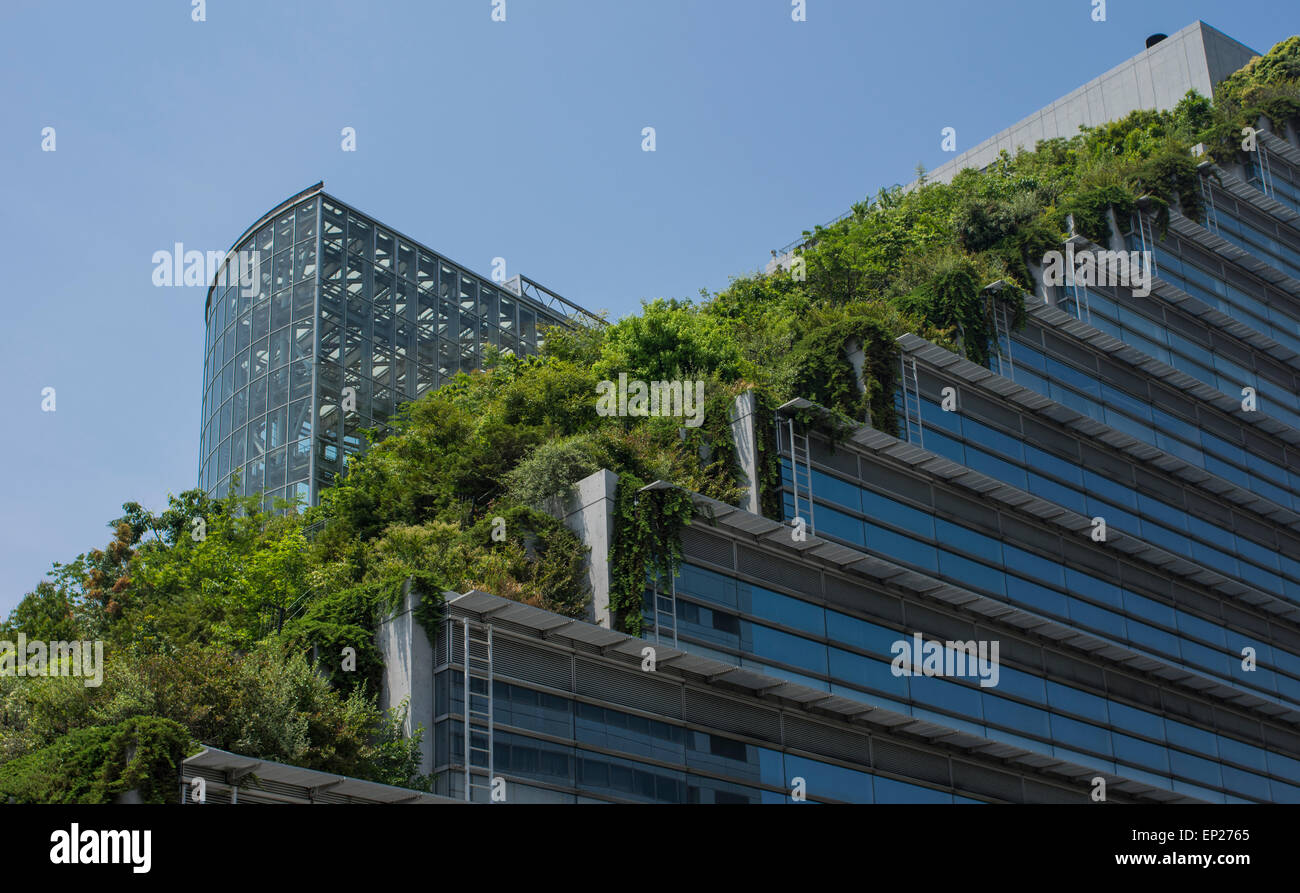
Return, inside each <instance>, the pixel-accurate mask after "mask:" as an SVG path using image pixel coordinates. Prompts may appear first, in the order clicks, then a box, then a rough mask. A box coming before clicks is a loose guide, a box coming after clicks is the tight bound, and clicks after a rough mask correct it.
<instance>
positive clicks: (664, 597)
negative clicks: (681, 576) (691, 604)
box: [650, 573, 677, 648]
mask: <svg viewBox="0 0 1300 893" xmlns="http://www.w3.org/2000/svg"><path fill="white" fill-rule="evenodd" d="M650 586H651V592H652V593H653V598H654V606H655V644H660V643H663V642H666V641H667V639H668V635H667V633H666V632H665V629H666V627H667V624H666V623H665V622H664V618H665V617H668V618H671V619H672V630H673V638H672V646H673V647H674V648H676V647H677V577H676V576H673V577H670V578H669V580H668V592H667V593H661V592H660V591H659V574H658V573H656V574H655V575H654V579H652V580H651V581H650Z"/></svg>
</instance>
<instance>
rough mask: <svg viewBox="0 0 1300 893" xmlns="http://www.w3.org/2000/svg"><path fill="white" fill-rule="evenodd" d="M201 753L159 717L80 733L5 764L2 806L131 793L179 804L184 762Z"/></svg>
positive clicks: (0, 781) (99, 799) (106, 799)
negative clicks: (178, 797)
mask: <svg viewBox="0 0 1300 893" xmlns="http://www.w3.org/2000/svg"><path fill="white" fill-rule="evenodd" d="M197 750H198V748H196V747H195V745H194V742H193V740H192V739H191V738H190V736H189V733H188V732H187V731H186V730H185V728H184V727H183V726H181V725H179V724H178V723H175V722H172V721H171V720H168V719H163V718H162V717H158V716H137V717H133V718H131V719H128V720H125V721H124V722H121V723H118V724H116V725H108V726H95V727H91V728H84V729H77V730H76V731H73V732H69V733H68V734H67V735H64V736H62V737H61V738H59V739H58V740H56V741H54V742H53V743H51V744H50V745H48V746H47V747H44V748H41V749H40V750H37V751H35V752H33V753H30V754H27V755H26V756H22V757H19V758H18V759H15V760H10V761H9V762H6V763H3V764H0V802H12V803H111V802H113V800H115V799H116V798H117V797H118V796H119V795H121V794H124V793H126V792H127V791H138V792H139V794H140V796H141V798H142V799H143V800H144V802H146V803H168V802H175V800H176V799H177V790H178V787H179V779H180V763H181V760H183V759H184V758H185V757H186V756H188V755H189V754H191V753H194V752H196V751H197Z"/></svg>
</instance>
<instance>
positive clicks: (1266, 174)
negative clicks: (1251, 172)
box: [1255, 140, 1277, 199]
mask: <svg viewBox="0 0 1300 893" xmlns="http://www.w3.org/2000/svg"><path fill="white" fill-rule="evenodd" d="M1255 149H1256V151H1257V154H1258V155H1259V185H1260V186H1261V187H1262V189H1261V191H1262V192H1263V193H1264V194H1265V195H1266V196H1268V197H1269V198H1271V199H1276V198H1277V192H1276V191H1275V190H1274V189H1273V169H1272V168H1271V167H1269V164H1268V149H1266V148H1264V141H1263V140H1258V141H1257V142H1256V144H1255Z"/></svg>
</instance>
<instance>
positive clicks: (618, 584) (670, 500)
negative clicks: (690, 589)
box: [609, 473, 694, 636]
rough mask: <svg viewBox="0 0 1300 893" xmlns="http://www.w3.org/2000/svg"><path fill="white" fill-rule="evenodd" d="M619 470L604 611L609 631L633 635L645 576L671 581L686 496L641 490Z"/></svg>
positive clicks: (687, 513) (688, 505)
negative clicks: (608, 583)
mask: <svg viewBox="0 0 1300 893" xmlns="http://www.w3.org/2000/svg"><path fill="white" fill-rule="evenodd" d="M644 486H645V482H644V481H642V480H641V479H640V478H638V477H637V476H635V475H633V474H630V473H625V474H624V475H622V476H621V477H620V478H619V481H618V490H617V491H616V493H615V495H614V536H613V541H612V542H611V543H610V549H609V563H610V585H609V613H610V618H611V621H612V623H613V627H614V629H617V630H621V631H623V632H626V633H629V634H630V635H634V636H639V635H640V634H641V629H642V620H643V613H644V598H645V590H646V581H647V577H655V578H658V579H664V580H667V579H671V578H672V577H673V576H674V575H675V574H676V573H677V568H678V566H679V565H680V563H681V558H682V541H681V531H682V528H683V527H684V526H686V525H687V524H689V523H691V517H692V515H693V514H694V504H693V502H692V499H691V494H690V493H688V492H686V491H684V490H679V489H677V488H670V489H664V490H646V491H642V490H641V488H642V487H644Z"/></svg>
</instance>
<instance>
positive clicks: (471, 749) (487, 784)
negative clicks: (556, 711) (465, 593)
mask: <svg viewBox="0 0 1300 893" xmlns="http://www.w3.org/2000/svg"><path fill="white" fill-rule="evenodd" d="M461 625H462V627H463V630H464V643H465V651H464V665H465V673H464V682H465V800H466V801H467V802H473V800H474V791H475V790H482V791H484V792H486V794H487V797H486V799H487V801H488V802H489V803H490V802H492V779H493V778H494V777H495V776H496V771H495V769H496V766H495V764H494V761H493V758H492V625H491V624H475V623H474V622H473V621H471V620H470V619H469V618H468V617H465V618H463V619H462V620H461ZM483 771H486V772H487V779H486V780H485V781H476V780H475V778H476V776H477V775H479V774H480V773H482V772H483Z"/></svg>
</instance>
